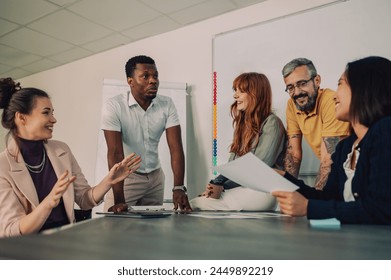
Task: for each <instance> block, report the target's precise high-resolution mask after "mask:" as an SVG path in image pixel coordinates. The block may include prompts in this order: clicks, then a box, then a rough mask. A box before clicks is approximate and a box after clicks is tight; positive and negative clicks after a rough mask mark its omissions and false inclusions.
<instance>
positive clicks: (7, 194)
mask: <svg viewBox="0 0 391 280" xmlns="http://www.w3.org/2000/svg"><path fill="white" fill-rule="evenodd" d="M44 146H45V149H46V154H47V155H48V158H49V160H50V162H51V163H52V165H53V169H54V171H55V173H56V175H57V178H59V177H60V176H61V174H62V173H63V172H64V171H65V170H68V171H69V172H70V174H72V175H75V176H76V180H75V182H73V183H72V184H71V185H70V186H69V187H68V189H67V191H66V192H65V193H64V195H63V200H64V206H65V211H66V213H67V216H68V219H69V221H70V222H71V223H73V222H75V217H74V210H73V209H74V203H75V202H76V204H78V205H79V207H80V208H81V209H91V208H93V207H94V206H96V205H97V204H96V202H95V201H94V199H93V197H92V188H91V187H90V186H89V185H88V182H87V180H86V179H85V177H84V175H83V173H82V172H81V169H80V166H79V165H78V163H77V161H76V159H75V157H74V156H73V154H72V152H71V150H70V149H69V147H68V145H66V144H65V143H63V142H60V141H56V140H49V141H48V143H46V144H44ZM16 154H17V155H18V156H17V160H15V157H14V156H13V155H16ZM38 204H39V201H38V195H37V192H36V190H35V186H34V183H33V180H32V179H31V176H30V173H29V172H28V170H27V168H26V166H25V163H24V160H23V157H22V155H21V154H20V152H18V148H17V145H16V143H15V141H14V139H11V140H10V142H9V143H8V145H7V148H6V149H5V150H4V151H3V152H2V153H1V154H0V237H6V236H17V235H20V230H19V220H20V218H22V217H23V216H25V215H27V214H29V213H31V211H33V210H34V209H35V208H36V207H37V206H38Z"/></svg>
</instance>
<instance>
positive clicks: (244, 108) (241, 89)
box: [190, 72, 285, 211]
mask: <svg viewBox="0 0 391 280" xmlns="http://www.w3.org/2000/svg"><path fill="white" fill-rule="evenodd" d="M233 90H234V96H233V97H234V99H235V101H234V103H233V104H232V105H231V116H232V118H233V127H234V136H233V142H232V144H231V147H230V158H229V160H230V161H231V160H234V159H236V158H238V157H241V156H243V155H245V154H247V153H249V152H251V153H254V155H256V156H257V157H258V158H259V159H261V160H262V161H264V162H265V163H266V164H268V165H269V166H271V167H273V168H279V167H280V166H279V164H278V162H279V161H280V159H281V158H282V157H283V154H284V148H285V128H284V126H283V124H282V122H281V120H280V119H279V118H278V117H277V116H276V115H275V114H274V113H273V112H272V90H271V86H270V82H269V80H268V78H267V77H266V76H265V75H264V74H261V73H254V72H251V73H243V74H241V75H239V76H238V77H237V78H236V79H235V80H234V81H233ZM254 176H259V174H254ZM190 203H191V206H192V208H193V209H199V210H237V211H240V210H244V211H262V210H274V209H275V207H276V200H275V198H274V197H273V196H272V195H270V194H267V193H263V192H259V191H255V190H252V189H249V188H245V187H242V186H240V185H239V184H237V183H235V182H233V181H231V180H229V179H228V178H226V177H224V176H222V175H219V176H217V177H216V178H215V179H212V180H211V181H210V182H209V184H208V185H207V186H206V190H205V192H203V193H202V194H201V195H200V196H199V197H196V198H194V199H192V200H191V202H190Z"/></svg>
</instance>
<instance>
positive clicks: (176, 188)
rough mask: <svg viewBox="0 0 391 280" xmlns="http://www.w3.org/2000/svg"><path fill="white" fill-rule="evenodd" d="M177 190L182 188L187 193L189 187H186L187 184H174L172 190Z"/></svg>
mask: <svg viewBox="0 0 391 280" xmlns="http://www.w3.org/2000/svg"><path fill="white" fill-rule="evenodd" d="M176 190H181V191H184V192H185V193H187V189H186V187H185V186H183V185H182V186H174V187H173V188H172V191H176Z"/></svg>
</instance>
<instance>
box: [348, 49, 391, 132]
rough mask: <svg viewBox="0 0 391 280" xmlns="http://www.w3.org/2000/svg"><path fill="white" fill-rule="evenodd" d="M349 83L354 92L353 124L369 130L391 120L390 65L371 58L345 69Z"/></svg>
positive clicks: (352, 105) (352, 63) (387, 62)
mask: <svg viewBox="0 0 391 280" xmlns="http://www.w3.org/2000/svg"><path fill="white" fill-rule="evenodd" d="M345 76H346V80H347V82H348V84H349V86H350V89H351V92H352V98H351V102H350V109H349V111H350V112H349V114H350V117H351V118H352V119H353V120H356V121H358V122H359V123H361V124H363V125H365V126H366V127H370V126H371V125H373V124H374V123H375V122H376V121H378V120H379V119H381V118H383V117H387V116H391V61H390V60H388V59H386V58H384V57H379V56H369V57H366V58H362V59H359V60H356V61H353V62H350V63H348V64H347V66H346V70H345Z"/></svg>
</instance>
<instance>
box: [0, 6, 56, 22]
mask: <svg viewBox="0 0 391 280" xmlns="http://www.w3.org/2000/svg"><path fill="white" fill-rule="evenodd" d="M56 9H57V7H56V5H54V4H52V3H49V2H47V1H44V0H29V1H26V0H1V10H0V18H3V19H7V20H9V21H11V22H14V23H18V24H26V23H29V22H31V21H33V20H36V19H38V18H40V17H42V16H44V15H47V14H49V13H51V12H53V11H55V10H56Z"/></svg>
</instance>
